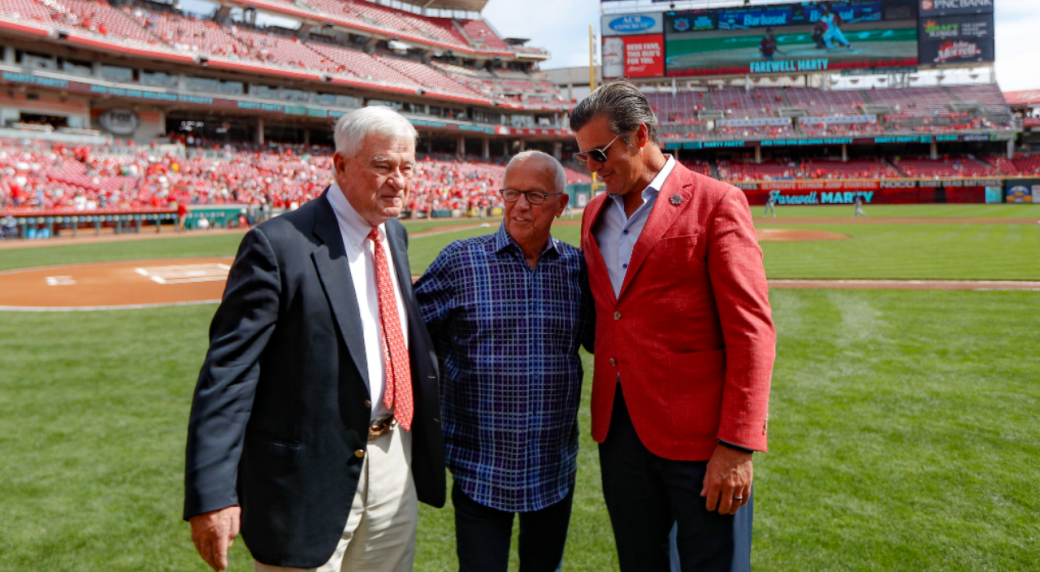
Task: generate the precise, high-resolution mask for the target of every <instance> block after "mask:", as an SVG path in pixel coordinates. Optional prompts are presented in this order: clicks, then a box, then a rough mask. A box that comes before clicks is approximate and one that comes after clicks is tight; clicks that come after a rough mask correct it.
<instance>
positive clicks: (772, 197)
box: [762, 192, 777, 218]
mask: <svg viewBox="0 0 1040 572" xmlns="http://www.w3.org/2000/svg"><path fill="white" fill-rule="evenodd" d="M776 195H777V193H775V192H771V193H769V198H768V199H766V210H765V211H764V212H763V213H762V216H764V217H767V216H769V215H773V218H776Z"/></svg>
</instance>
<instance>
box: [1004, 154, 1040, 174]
mask: <svg viewBox="0 0 1040 572" xmlns="http://www.w3.org/2000/svg"><path fill="white" fill-rule="evenodd" d="M1011 161H1012V163H1014V164H1015V167H1017V168H1018V172H1019V174H1021V175H1040V155H1016V156H1015V158H1014V159H1012V160H1011Z"/></svg>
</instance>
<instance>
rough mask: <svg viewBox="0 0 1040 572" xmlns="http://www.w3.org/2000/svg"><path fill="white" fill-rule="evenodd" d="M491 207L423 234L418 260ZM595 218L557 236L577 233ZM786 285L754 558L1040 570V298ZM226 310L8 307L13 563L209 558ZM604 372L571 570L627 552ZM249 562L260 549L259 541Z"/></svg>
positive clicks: (781, 563)
mask: <svg viewBox="0 0 1040 572" xmlns="http://www.w3.org/2000/svg"><path fill="white" fill-rule="evenodd" d="M791 208H792V209H793V208H794V207H791ZM986 208H988V207H986ZM1015 208H1019V207H1015ZM783 210H786V208H785V209H783ZM872 214H873V213H872ZM913 216H922V215H918V214H915V215H913ZM953 216H982V215H974V214H973V215H962V214H958V215H953ZM985 216H995V215H985ZM788 226H789V225H788ZM803 226H805V227H807V228H821V229H825V230H832V231H836V232H844V233H847V234H852V235H853V237H854V238H853V240H848V241H836V242H827V243H767V244H766V245H765V247H766V248H765V251H766V262H767V266H768V268H769V272H770V275H771V276H778V275H779V276H792V277H793V276H797V277H811V276H816V275H819V274H814V273H822V274H823V275H827V276H829V277H856V276H860V275H859V274H857V273H856V272H857V271H858V270H860V269H863V270H864V271H872V270H873V269H874V268H875V267H877V266H878V265H885V264H887V267H886V268H887V270H885V272H884V273H882V274H885V273H888V274H892V275H893V276H894V277H915V276H917V275H919V274H921V273H924V272H925V270H926V269H927V270H928V272H927V273H933V274H936V275H935V276H929V277H957V275H963V274H970V275H972V276H974V277H978V278H1008V277H1014V276H1021V277H1034V278H1035V277H1037V276H1036V271H1035V270H1034V268H1035V267H1036V266H1038V265H1036V264H1035V254H1034V253H1035V251H1036V248H1037V247H1038V246H1040V241H1038V240H1037V238H1038V235H1037V234H1036V232H1037V228H1036V227H1032V226H1023V225H959V224H958V225H954V224H929V225H886V224H878V225H873V224H871V225H803ZM1037 226H1038V227H1040V225H1037ZM495 228H497V225H495V224H494V223H492V226H491V227H488V228H484V229H476V230H471V231H466V232H461V233H452V234H445V235H438V236H432V237H427V238H416V239H414V240H413V241H412V248H411V253H410V258H411V260H412V265H413V269H415V270H416V272H419V271H421V269H423V268H425V267H426V265H428V264H429V262H430V261H432V258H433V257H434V256H435V255H436V253H437V252H438V251H439V250H440V248H442V247H443V246H444V245H445V244H447V243H448V242H450V241H452V240H455V239H457V238H461V237H463V236H469V235H474V234H478V233H482V232H491V231H493V230H495ZM1015 229H1018V230H1015ZM577 232H578V228H577V227H573V226H571V227H558V228H557V229H556V232H555V235H556V236H557V237H559V238H561V239H564V240H568V241H572V242H574V241H576V238H577ZM239 240H240V238H239V237H238V236H208V237H205V236H200V237H191V238H186V239H176V240H152V241H140V242H125V243H124V242H120V243H108V244H98V245H77V246H67V247H45V248H33V249H25V250H0V268H15V267H20V266H37V265H43V264H65V263H71V262H82V261H85V260H106V259H114V260H127V259H134V258H157V257H163V256H208V255H232V254H233V253H234V251H235V248H236V246H237V243H238V241H239ZM1001 245H1003V248H999V247H1000V246H1001ZM817 249H819V250H817ZM1018 251H1022V252H1024V253H1025V254H1023V255H1021V256H1020V255H1019V254H1017V252H1018ZM918 253H920V254H918ZM1009 253H1011V254H1009ZM944 257H945V258H946V259H948V260H947V261H946V262H943V260H944ZM886 259H891V260H890V261H889V262H885V260H886ZM929 260H935V261H934V262H931V263H929ZM929 264H931V266H930V267H929V266H928V265H929ZM1016 269H1017V270H1016ZM828 272H829V273H831V274H827V273H828ZM785 273H786V274H785ZM1016 273H1017V274H1016ZM941 274H945V275H942V276H939V275H941ZM872 277H873V276H872ZM887 277H892V276H887ZM771 298H772V302H773V308H774V315H775V319H776V323H777V329H778V348H777V349H778V359H777V365H776V370H775V374H774V378H773V392H772V398H771V413H770V433H771V438H770V439H771V440H770V452H769V453H768V454H765V455H758V456H756V493H755V495H756V499H757V500H756V511H755V512H756V523H755V550H754V565H755V569H756V570H777V571H788V570H790V571H805V570H944V571H946V570H951V571H961V570H963V571H973V572H974V571H1005V570H1022V571H1027V570H1036V569H1038V568H1040V557H1038V555H1037V551H1036V543H1037V539H1038V538H1040V521H1038V520H1037V518H1036V515H1037V514H1038V513H1040V506H1038V505H1040V502H1038V501H1037V500H1036V498H1035V495H1033V494H1032V490H1033V489H1034V488H1035V483H1036V482H1037V480H1040V465H1038V464H1037V463H1036V459H1037V458H1040V424H1037V422H1036V411H1038V410H1040V385H1038V384H1037V383H1036V371H1040V355H1038V354H1037V352H1036V351H1035V345H1036V344H1035V338H1036V311H1037V308H1038V307H1040V306H1038V304H1040V295H1038V294H1037V293H1035V292H920V291H822V290H821V291H809V290H774V291H773V292H772V294H771ZM214 309H215V306H213V305H203V306H189V307H179V308H159V309H149V310H126V311H107V312H91V313H54V314H49V313H48V314H28V313H25V314H23V313H10V312H7V313H0V356H3V367H2V368H0V451H2V455H3V457H2V458H3V462H2V463H0V522H2V523H3V526H2V528H0V530H2V533H0V571H7V570H11V571H22V570H120V571H121V570H127V571H137V570H160V571H167V570H168V571H174V570H177V571H180V570H205V569H206V567H205V565H204V564H203V563H202V561H201V560H200V559H199V558H198V557H197V556H196V555H195V553H194V549H193V547H192V545H191V540H190V538H189V534H188V527H187V525H186V524H185V523H183V522H181V520H180V512H181V499H182V497H181V495H182V490H183V489H182V487H183V484H182V479H183V451H184V436H185V431H186V426H187V418H188V410H189V407H190V401H191V393H192V389H193V387H194V381H195V376H196V375H197V371H198V367H199V365H200V364H201V361H202V358H203V356H204V354H205V350H206V329H207V326H208V321H209V319H210V317H211V316H212V313H213V311H214ZM585 358H586V359H585V365H586V372H587V374H588V373H590V372H591V369H592V364H591V360H590V359H588V358H589V356H585ZM590 383H591V380H590V378H589V377H588V375H587V376H586V383H585V392H584V398H583V404H582V407H581V409H580V416H579V422H580V424H581V438H582V443H581V452H580V461H579V471H578V478H577V488H576V493H575V494H576V498H575V505H574V512H573V517H572V520H571V529H570V535H569V540H568V544H567V551H566V554H565V569H566V570H588V571H597V572H598V571H603V570H615V569H616V568H617V564H616V556H615V552H614V547H613V539H612V533H611V528H610V523H609V519H608V518H607V514H606V509H605V507H604V504H603V501H602V496H601V491H600V485H599V465H598V456H597V454H596V449H595V445H594V444H593V443H592V442H591V439H590V438H589V413H588V411H589V409H588V393H589V389H590ZM416 564H417V565H416V570H417V571H421V572H426V571H431V572H432V571H452V570H455V569H457V568H456V567H457V563H456V560H455V547H454V536H453V515H452V512H451V508H450V506H449V507H447V508H445V509H443V510H433V509H429V508H428V507H424V508H423V509H422V510H421V512H420V528H419V539H418V547H417V562H416ZM232 565H233V567H232V570H238V571H245V570H251V569H252V567H251V564H250V559H249V555H248V552H247V550H246V549H245V548H244V546H243V545H242V543H241V542H239V543H236V546H235V547H234V549H233V550H232ZM511 569H512V570H515V569H516V562H515V558H514V562H513V564H512V567H511Z"/></svg>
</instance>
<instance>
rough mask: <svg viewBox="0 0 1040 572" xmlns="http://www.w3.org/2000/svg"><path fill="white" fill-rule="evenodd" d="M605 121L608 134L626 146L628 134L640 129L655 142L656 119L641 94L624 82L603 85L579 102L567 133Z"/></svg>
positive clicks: (622, 80) (628, 142) (632, 85)
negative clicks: (610, 133) (643, 127)
mask: <svg viewBox="0 0 1040 572" xmlns="http://www.w3.org/2000/svg"><path fill="white" fill-rule="evenodd" d="M598 116H603V117H606V118H607V123H608V124H609V125H610V130H611V131H612V132H613V133H614V135H620V136H621V139H622V140H624V142H625V144H626V145H631V144H632V141H630V140H629V138H628V134H629V133H631V132H633V131H635V130H636V129H637V128H638V127H639V126H640V125H646V132H647V136H648V137H649V138H650V140H651V141H653V142H654V143H655V144H658V145H660V141H658V140H657V116H656V115H654V110H653V109H651V108H650V102H649V101H647V99H646V96H645V95H643V92H641V91H639V88H638V87H636V86H635V84H633V83H632V82H630V81H628V80H626V79H618V80H614V81H612V82H610V83H605V84H603V85H601V86H599V87H598V88H596V91H594V92H592V94H590V95H589V96H588V97H586V98H585V99H583V100H581V101H580V102H579V103H578V105H577V106H576V107H575V108H574V111H572V112H571V130H572V131H575V132H577V131H581V128H582V127H585V126H586V125H588V123H589V122H590V121H592V120H593V118H595V117H598Z"/></svg>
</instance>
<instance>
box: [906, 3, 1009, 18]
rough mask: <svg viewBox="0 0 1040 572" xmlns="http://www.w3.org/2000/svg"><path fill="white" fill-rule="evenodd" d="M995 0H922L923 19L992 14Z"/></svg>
mask: <svg viewBox="0 0 1040 572" xmlns="http://www.w3.org/2000/svg"><path fill="white" fill-rule="evenodd" d="M992 13H993V0H921V12H920V14H921V17H922V18H927V17H930V16H952V15H957V14H992Z"/></svg>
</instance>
